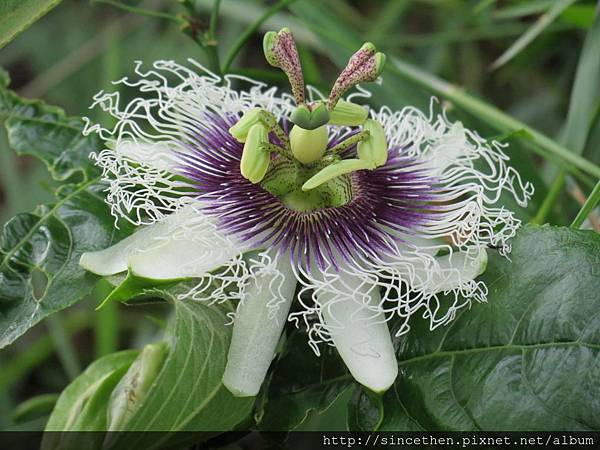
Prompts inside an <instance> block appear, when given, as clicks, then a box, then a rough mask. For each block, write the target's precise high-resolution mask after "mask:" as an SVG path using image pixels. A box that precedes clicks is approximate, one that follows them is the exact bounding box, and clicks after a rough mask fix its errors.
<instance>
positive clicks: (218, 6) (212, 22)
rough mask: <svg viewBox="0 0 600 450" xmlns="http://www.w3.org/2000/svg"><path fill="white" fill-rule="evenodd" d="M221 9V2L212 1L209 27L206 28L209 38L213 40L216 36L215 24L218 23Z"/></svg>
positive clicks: (219, 0)
mask: <svg viewBox="0 0 600 450" xmlns="http://www.w3.org/2000/svg"><path fill="white" fill-rule="evenodd" d="M220 9H221V0H214V3H213V9H212V13H211V14H210V26H209V28H208V33H209V36H210V37H211V38H212V39H214V38H215V36H216V35H217V23H218V21H219V10H220Z"/></svg>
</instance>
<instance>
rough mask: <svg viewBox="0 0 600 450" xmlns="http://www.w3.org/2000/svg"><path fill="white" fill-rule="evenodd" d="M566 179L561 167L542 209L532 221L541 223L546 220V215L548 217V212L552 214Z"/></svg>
mask: <svg viewBox="0 0 600 450" xmlns="http://www.w3.org/2000/svg"><path fill="white" fill-rule="evenodd" d="M565 179H566V177H565V171H564V170H562V169H561V170H560V172H559V173H558V175H557V177H556V178H555V180H554V181H553V182H552V186H550V189H549V190H548V194H547V195H546V198H544V201H543V202H542V205H541V206H540V209H539V210H538V212H537V214H536V215H535V217H534V218H533V219H532V220H531V223H535V224H538V225H541V224H543V223H544V222H545V221H546V217H548V214H550V211H551V210H552V207H553V206H554V202H556V198H557V197H558V195H559V194H560V192H561V191H562V188H563V186H564V184H565Z"/></svg>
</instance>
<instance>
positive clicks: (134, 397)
mask: <svg viewBox="0 0 600 450" xmlns="http://www.w3.org/2000/svg"><path fill="white" fill-rule="evenodd" d="M166 356H167V346H166V344H165V343H159V344H150V345H147V346H146V347H144V349H143V350H142V352H141V353H140V355H139V356H138V357H137V358H136V360H135V361H134V362H133V363H132V364H131V366H130V367H129V370H128V371H127V373H125V375H124V376H123V378H121V381H119V384H117V386H116V387H115V389H114V390H113V392H112V394H111V396H110V401H109V404H108V430H109V431H116V430H122V429H123V428H124V427H125V425H126V423H127V421H128V420H129V419H130V418H131V417H132V416H133V414H134V413H135V411H136V409H137V407H138V406H139V405H140V403H141V402H142V400H143V399H144V398H145V396H146V394H147V393H148V391H149V390H150V386H151V385H152V383H153V382H154V380H155V379H156V377H157V375H158V373H159V372H160V369H161V368H162V366H163V363H164V361H165V358H166Z"/></svg>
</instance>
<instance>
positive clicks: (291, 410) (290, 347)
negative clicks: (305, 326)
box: [257, 330, 356, 431]
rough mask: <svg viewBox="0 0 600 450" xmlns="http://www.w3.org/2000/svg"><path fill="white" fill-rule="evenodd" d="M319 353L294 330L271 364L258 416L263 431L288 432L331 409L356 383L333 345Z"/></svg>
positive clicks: (305, 337)
mask: <svg viewBox="0 0 600 450" xmlns="http://www.w3.org/2000/svg"><path fill="white" fill-rule="evenodd" d="M322 352H323V353H322V355H321V356H316V355H315V354H314V352H313V351H312V349H311V348H310V347H309V346H308V342H307V336H306V333H305V332H304V331H299V330H294V331H293V332H292V333H291V336H290V338H289V339H288V340H287V341H286V343H285V347H284V350H283V352H282V354H281V355H280V357H279V358H278V359H277V361H276V363H275V364H274V366H273V367H272V370H271V373H272V376H271V378H270V379H269V380H268V385H267V386H268V388H266V389H265V393H264V397H263V399H262V401H263V402H264V404H263V405H262V406H261V407H260V408H259V411H258V413H257V416H258V417H257V418H258V419H259V423H258V426H259V427H260V429H262V430H270V431H284V430H285V431H289V430H293V429H295V428H297V427H299V426H300V425H301V424H302V423H303V422H304V421H305V420H306V419H307V418H308V417H309V415H310V414H313V413H320V412H323V411H325V410H326V409H327V408H329V407H330V406H331V405H332V404H333V403H334V402H335V400H336V399H337V398H338V397H339V396H340V395H342V394H343V393H344V392H346V391H347V390H348V389H353V388H354V387H355V386H356V384H355V383H354V382H353V380H352V377H351V376H350V374H349V373H348V370H347V369H346V366H345V365H344V363H343V361H342V359H341V358H340V357H339V355H338V354H337V351H336V350H335V349H334V348H332V347H324V348H322Z"/></svg>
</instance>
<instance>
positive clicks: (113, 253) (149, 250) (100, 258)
mask: <svg viewBox="0 0 600 450" xmlns="http://www.w3.org/2000/svg"><path fill="white" fill-rule="evenodd" d="M245 250H247V248H246V247H245V246H243V245H240V244H239V243H238V242H236V241H235V239H233V238H230V237H227V236H225V235H224V234H223V233H221V232H219V230H218V229H217V227H216V225H215V224H214V221H213V220H212V219H210V218H208V217H207V216H205V215H203V214H202V213H201V212H200V211H198V210H197V209H196V208H194V207H193V206H191V205H189V206H186V207H185V208H182V209H181V210H180V211H178V212H177V213H174V214H171V215H170V216H168V217H167V218H166V219H164V220H163V221H161V222H158V223H156V224H154V225H150V226H147V227H144V228H141V229H139V230H138V231H136V232H135V233H134V234H132V235H131V236H129V237H127V238H125V239H124V240H122V241H121V242H119V243H118V244H115V245H113V246H112V247H109V248H107V249H105V250H101V251H98V252H92V253H84V254H83V255H82V257H81V260H80V264H81V266H83V267H84V268H85V269H87V270H89V271H91V272H94V273H97V274H99V275H113V274H115V273H119V272H123V271H125V270H127V269H128V268H129V269H130V270H131V272H132V273H133V274H135V275H137V276H140V277H145V278H152V279H157V280H168V279H178V278H193V277H201V276H203V275H205V274H206V273H207V272H209V271H211V270H213V269H216V268H218V267H219V266H221V265H223V264H224V263H226V262H227V261H229V260H230V259H231V258H233V257H234V256H236V255H238V254H239V253H241V252H243V251H245Z"/></svg>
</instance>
